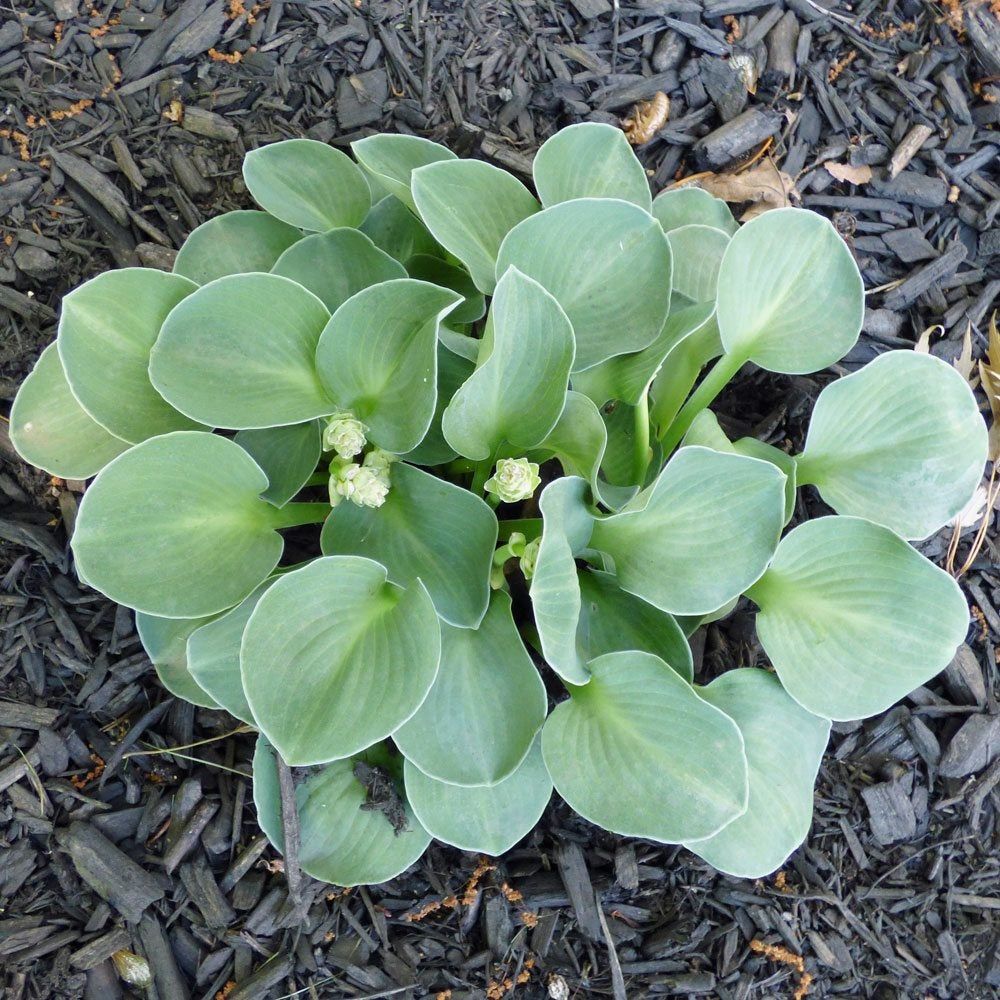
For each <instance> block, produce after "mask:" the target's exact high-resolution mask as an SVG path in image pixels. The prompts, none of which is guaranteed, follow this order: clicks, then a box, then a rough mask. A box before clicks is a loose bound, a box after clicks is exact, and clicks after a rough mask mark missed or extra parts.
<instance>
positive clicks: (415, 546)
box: [320, 462, 498, 628]
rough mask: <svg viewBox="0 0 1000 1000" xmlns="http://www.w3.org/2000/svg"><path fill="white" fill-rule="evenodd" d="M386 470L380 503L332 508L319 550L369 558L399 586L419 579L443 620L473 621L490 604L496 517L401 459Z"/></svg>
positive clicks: (474, 498) (475, 499)
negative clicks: (386, 483) (385, 492)
mask: <svg viewBox="0 0 1000 1000" xmlns="http://www.w3.org/2000/svg"><path fill="white" fill-rule="evenodd" d="M389 476H390V487H389V493H388V495H387V496H386V498H385V503H383V504H382V506H381V507H378V508H371V507H359V506H357V505H355V504H352V503H342V504H340V506H338V507H335V508H334V509H333V511H331V513H330V516H329V517H328V518H327V520H326V523H325V524H324V525H323V533H322V535H321V536H320V546H321V547H322V549H323V552H324V554H325V555H333V554H338V555H357V556H362V555H363V556H368V557H370V558H372V559H376V560H377V561H378V562H380V563H381V564H382V565H383V566H385V567H386V569H387V570H388V572H389V579H390V580H392V581H393V582H394V583H398V584H400V585H401V586H406V585H409V584H410V582H411V581H413V580H415V579H417V578H419V579H420V580H422V581H423V584H424V586H425V587H426V588H427V592H428V593H429V594H430V596H431V600H432V601H433V602H434V607H435V608H436V610H437V613H438V614H439V615H440V616H441V617H442V618H443V619H444V620H445V621H446V622H448V623H449V624H451V625H455V626H457V627H459V628H475V627H476V626H477V625H478V624H479V622H480V621H482V618H483V615H484V614H485V613H486V607H487V604H488V603H489V576H490V566H491V563H492V559H493V550H494V548H495V547H496V540H497V531H498V526H497V519H496V516H495V515H494V513H493V511H492V510H490V508H489V506H488V505H487V504H486V503H485V502H484V501H483V500H481V499H480V498H479V497H477V496H475V495H473V494H472V493H470V492H469V491H468V490H464V489H461V488H460V487H458V486H453V485H452V484H451V483H447V482H445V481H444V480H443V479H437V478H436V477H435V476H432V475H430V473H427V472H424V471H423V470H421V469H417V468H414V467H413V466H410V465H406V464H405V463H403V462H398V463H395V464H393V465H392V466H390V468H389Z"/></svg>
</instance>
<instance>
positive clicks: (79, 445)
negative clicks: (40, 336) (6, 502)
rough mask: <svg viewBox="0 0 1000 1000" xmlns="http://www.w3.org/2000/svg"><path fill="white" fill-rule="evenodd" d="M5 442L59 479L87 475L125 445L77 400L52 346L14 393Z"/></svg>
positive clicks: (101, 467)
mask: <svg viewBox="0 0 1000 1000" xmlns="http://www.w3.org/2000/svg"><path fill="white" fill-rule="evenodd" d="M10 441H11V444H13V445H14V447H15V448H16V449H17V453H18V454H19V455H20V456H21V458H23V459H24V460H25V461H26V462H30V463H31V464H32V465H34V466H37V467H38V468H39V469H43V470H44V471H45V472H48V473H49V474H50V475H53V476H61V477H62V478H63V479H89V478H90V477H91V476H93V475H95V474H96V473H98V472H100V471H101V469H103V468H104V466H105V465H107V464H108V462H110V461H111V459H113V458H115V457H117V456H118V455H120V454H121V453H122V452H123V451H125V450H126V449H127V448H128V447H129V444H128V442H127V441H122V439H121V438H117V437H115V436H114V435H113V434H111V433H109V432H108V431H106V430H105V429H104V428H103V427H102V426H101V425H100V424H99V423H97V421H96V420H94V419H93V418H92V417H91V416H90V414H89V413H87V411H86V410H84V408H83V407H82V406H81V405H80V404H79V403H78V402H77V399H76V397H75V396H74V395H73V393H72V392H71V391H70V388H69V383H68V382H67V381H66V373H65V372H64V371H63V366H62V362H61V361H60V360H59V353H58V350H57V349H56V345H55V344H50V345H49V346H48V347H46V348H45V350H44V351H42V353H41V355H40V356H39V358H38V361H37V362H36V363H35V367H34V368H33V369H32V370H31V372H30V373H29V374H28V377H27V378H26V379H25V380H24V382H23V383H22V384H21V388H20V389H18V391H17V395H16V396H15V397H14V405H13V406H12V407H11V410H10Z"/></svg>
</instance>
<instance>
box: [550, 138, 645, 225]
mask: <svg viewBox="0 0 1000 1000" xmlns="http://www.w3.org/2000/svg"><path fill="white" fill-rule="evenodd" d="M531 173H532V178H533V179H534V182H535V190H536V191H537V192H538V197H539V198H541V199H542V204H543V205H544V206H545V207H546V208H549V207H551V206H552V205H557V204H559V203H560V202H564V201H570V200H572V199H574V198H620V199H621V200H622V201H630V202H632V204H634V205H638V206H639V208H641V209H642V210H643V211H645V212H648V211H650V209H651V208H652V205H653V200H652V196H651V195H650V193H649V180H648V179H647V177H646V171H645V170H644V169H643V167H642V164H641V163H640V162H639V160H638V159H637V158H636V155H635V153H634V152H633V151H632V147H631V146H630V145H629V143H628V139H626V138H625V133H624V132H622V130H621V129H619V128H615V127H614V126H613V125H607V124H604V123H603V122H580V123H578V124H576V125H569V126H568V127H566V128H563V129H560V130H559V131H558V132H556V133H555V135H553V136H551V137H550V138H548V139H546V140H545V142H543V143H542V145H541V148H540V149H539V150H538V152H537V153H536V154H535V159H534V162H533V163H532V167H531Z"/></svg>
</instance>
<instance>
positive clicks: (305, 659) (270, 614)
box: [240, 556, 441, 765]
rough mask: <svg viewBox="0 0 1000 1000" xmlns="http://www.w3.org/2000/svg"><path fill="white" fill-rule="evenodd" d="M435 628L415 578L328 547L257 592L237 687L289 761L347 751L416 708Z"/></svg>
mask: <svg viewBox="0 0 1000 1000" xmlns="http://www.w3.org/2000/svg"><path fill="white" fill-rule="evenodd" d="M440 656H441V634H440V629H439V627H438V619H437V615H435V613H434V606H433V605H432V604H431V600H430V598H429V597H428V596H427V591H426V590H425V589H424V587H423V585H422V584H421V583H420V582H419V581H417V582H415V583H413V584H411V585H410V586H409V587H407V588H406V589H405V590H402V589H401V588H399V587H396V586H395V585H393V584H391V583H388V582H386V573H385V569H384V568H383V567H382V566H380V565H379V564H378V563H376V562H373V561H372V560H371V559H362V558H359V557H357V556H327V557H324V558H319V559H316V560H314V561H313V562H311V563H309V564H308V565H307V566H304V567H303V568H302V569H297V570H293V571H292V572H290V573H287V574H285V575H284V576H282V577H281V578H280V579H279V580H277V581H276V582H275V583H274V584H273V585H272V586H271V587H270V588H269V589H268V591H267V592H266V593H265V594H264V596H263V597H261V599H260V601H259V602H258V603H257V607H256V608H255V609H254V611H253V614H252V615H251V616H250V620H249V621H248V622H247V626H246V629H245V630H244V632H243V646H242V650H241V653H240V668H241V671H242V675H243V690H244V691H245V693H246V697H247V703H248V704H249V705H250V710H251V712H252V713H253V717H254V718H255V719H256V720H257V724H258V726H259V728H260V731H261V732H262V733H264V735H265V736H266V737H267V738H268V740H269V741H270V742H271V743H272V744H273V745H274V746H275V747H276V748H277V749H278V752H279V753H280V754H281V755H282V757H284V759H285V760H286V761H287V762H288V763H289V764H296V765H305V764H320V763H323V762H325V761H329V760H335V759H339V758H341V757H347V756H349V755H351V754H354V753H357V752H358V751H360V750H363V749H364V748H365V747H368V746H371V745H372V744H373V743H375V742H377V741H378V740H381V739H384V738H385V737H386V736H388V735H389V734H390V733H391V732H393V731H394V730H396V729H398V728H399V727H400V726H401V725H402V724H403V723H404V722H405V721H406V720H407V719H408V718H409V717H410V716H411V715H413V713H414V712H415V711H416V710H417V709H418V708H419V707H420V704H421V702H422V701H423V700H424V698H425V697H426V696H427V692H428V691H429V690H430V687H431V684H432V683H433V682H434V678H435V676H436V675H437V670H438V662H439V660H440Z"/></svg>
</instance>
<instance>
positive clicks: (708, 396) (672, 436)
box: [660, 354, 747, 457]
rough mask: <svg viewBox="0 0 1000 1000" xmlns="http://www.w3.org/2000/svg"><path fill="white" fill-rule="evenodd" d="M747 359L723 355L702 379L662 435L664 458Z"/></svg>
mask: <svg viewBox="0 0 1000 1000" xmlns="http://www.w3.org/2000/svg"><path fill="white" fill-rule="evenodd" d="M746 361H747V359H746V358H745V357H742V356H741V355H738V354H723V355H722V357H721V358H719V360H718V361H717V362H716V363H715V367H714V368H713V369H712V370H711V371H710V372H709V373H708V374H707V375H706V376H705V378H704V379H702V382H701V385H699V386H698V388H697V389H695V391H694V392H693V393H692V394H691V397H690V399H688V401H687V402H686V403H685V404H684V405H683V406H682V407H681V409H680V412H679V413H678V414H677V416H676V417H675V418H674V421H673V423H671V425H670V426H669V427H668V428H667V429H666V431H665V432H664V433H663V434H662V435H661V437H660V442H661V443H662V445H663V454H664V457H666V456H667V455H669V454H670V452H672V451H673V450H674V448H676V447H677V445H679V444H680V443H681V440H682V438H683V437H684V435H685V434H687V432H688V429H689V428H690V426H691V424H692V423H694V418H695V417H696V416H698V414H699V413H701V411H702V410H704V409H705V408H706V407H708V406H709V405H710V404H711V403H712V401H713V400H714V399H715V397H716V396H718V395H719V393H720V392H722V390H723V389H725V387H726V386H727V385H728V384H729V382H730V381H731V380H732V378H733V376H734V375H735V374H736V373H737V372H738V371H739V370H740V369H741V368H742V367H743V365H744V364H745V363H746Z"/></svg>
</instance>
